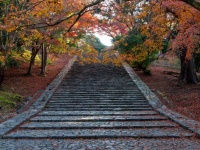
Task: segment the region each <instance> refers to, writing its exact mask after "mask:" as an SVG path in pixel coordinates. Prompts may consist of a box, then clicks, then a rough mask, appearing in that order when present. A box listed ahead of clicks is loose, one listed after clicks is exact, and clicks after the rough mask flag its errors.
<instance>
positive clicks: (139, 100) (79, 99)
mask: <svg viewBox="0 0 200 150" xmlns="http://www.w3.org/2000/svg"><path fill="white" fill-rule="evenodd" d="M51 100H78V101H82V100H87V101H92V100H93V101H94V100H95V101H98V100H99V101H105V102H109V101H116V102H119V101H121V102H125V101H126V102H127V101H129V102H141V101H143V102H146V100H145V99H144V98H137V99H136V98H103V97H99V98H98V97H96V98H90V97H79V98H76V97H62V98H59V97H51Z"/></svg>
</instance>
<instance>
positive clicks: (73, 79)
mask: <svg viewBox="0 0 200 150" xmlns="http://www.w3.org/2000/svg"><path fill="white" fill-rule="evenodd" d="M193 135H194V134H193V133H191V132H190V131H188V130H185V129H183V128H182V127H180V126H179V125H178V124H176V123H175V122H173V121H171V120H170V119H168V118H167V117H166V116H163V115H161V114H159V113H158V112H156V111H155V110H153V108H152V107H151V106H150V105H149V104H148V102H147V100H145V98H144V96H143V95H142V94H141V92H140V91H139V89H138V88H137V86H136V85H135V84H134V82H133V81H132V80H131V78H130V77H129V75H128V74H127V72H126V71H125V69H124V68H123V67H115V66H112V65H101V64H98V65H97V64H96V65H94V64H87V65H83V66H82V65H79V64H78V63H75V64H74V66H73V67H72V68H71V70H70V71H69V73H68V74H67V75H66V77H65V78H64V80H63V81H62V83H61V85H60V86H59V87H58V89H57V90H56V92H55V93H54V94H53V96H52V97H51V99H50V100H49V102H48V103H47V105H46V106H45V108H44V109H43V110H42V111H41V112H39V113H38V114H37V115H35V116H33V117H32V118H30V119H29V120H28V121H27V122H25V123H23V124H21V125H20V126H19V127H18V128H17V129H16V130H15V131H12V132H10V133H9V134H7V135H6V136H5V138H7V139H13V138H14V139H46V138H48V139H103V138H115V139H116V138H117V139H123V138H152V139H155V138H156V139H160V138H186V137H187V138H189V137H192V136H193Z"/></svg>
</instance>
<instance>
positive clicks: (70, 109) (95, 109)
mask: <svg viewBox="0 0 200 150" xmlns="http://www.w3.org/2000/svg"><path fill="white" fill-rule="evenodd" d="M44 110H48V111H85V110H88V111H139V110H141V111H143V110H145V111H146V110H153V109H152V108H150V107H149V108H77V109H75V108H45V109H44Z"/></svg>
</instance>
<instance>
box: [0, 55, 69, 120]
mask: <svg viewBox="0 0 200 150" xmlns="http://www.w3.org/2000/svg"><path fill="white" fill-rule="evenodd" d="M68 61H69V56H67V55H66V54H63V55H59V56H57V58H56V60H55V61H54V62H53V64H50V65H48V66H47V74H46V76H45V77H42V76H38V75H39V73H40V66H34V69H33V76H26V75H25V74H26V72H27V69H28V66H29V64H28V63H21V64H20V66H19V67H18V68H10V69H7V70H6V72H5V79H4V82H3V87H4V88H6V89H8V90H9V91H12V92H13V93H18V94H20V95H21V96H22V97H24V98H26V97H30V98H31V104H32V103H33V102H34V101H35V100H36V99H37V98H38V97H39V96H40V94H41V93H42V92H43V91H44V90H45V88H46V87H47V86H48V85H49V84H50V83H51V81H52V80H53V79H54V78H55V77H56V76H57V74H58V73H59V72H60V71H61V70H62V68H63V67H64V66H65V65H66V64H67V62H68ZM28 106H30V105H28ZM9 112H10V113H9V114H8V112H2V111H0V115H1V116H3V115H5V117H3V118H4V119H3V120H5V119H8V118H10V117H11V116H13V115H16V110H15V109H11V110H10V111H9ZM3 120H2V118H1V119H0V122H1V121H3Z"/></svg>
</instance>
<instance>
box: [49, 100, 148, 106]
mask: <svg viewBox="0 0 200 150" xmlns="http://www.w3.org/2000/svg"><path fill="white" fill-rule="evenodd" d="M48 104H50V105H55V104H58V105H78V104H80V105H109V104H110V105H123V104H126V105H136V106H137V105H149V104H148V102H110V103H109V104H108V103H105V102H101V101H98V102H97V101H92V102H91V101H89V102H88V101H72V102H68V101H49V102H48Z"/></svg>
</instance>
